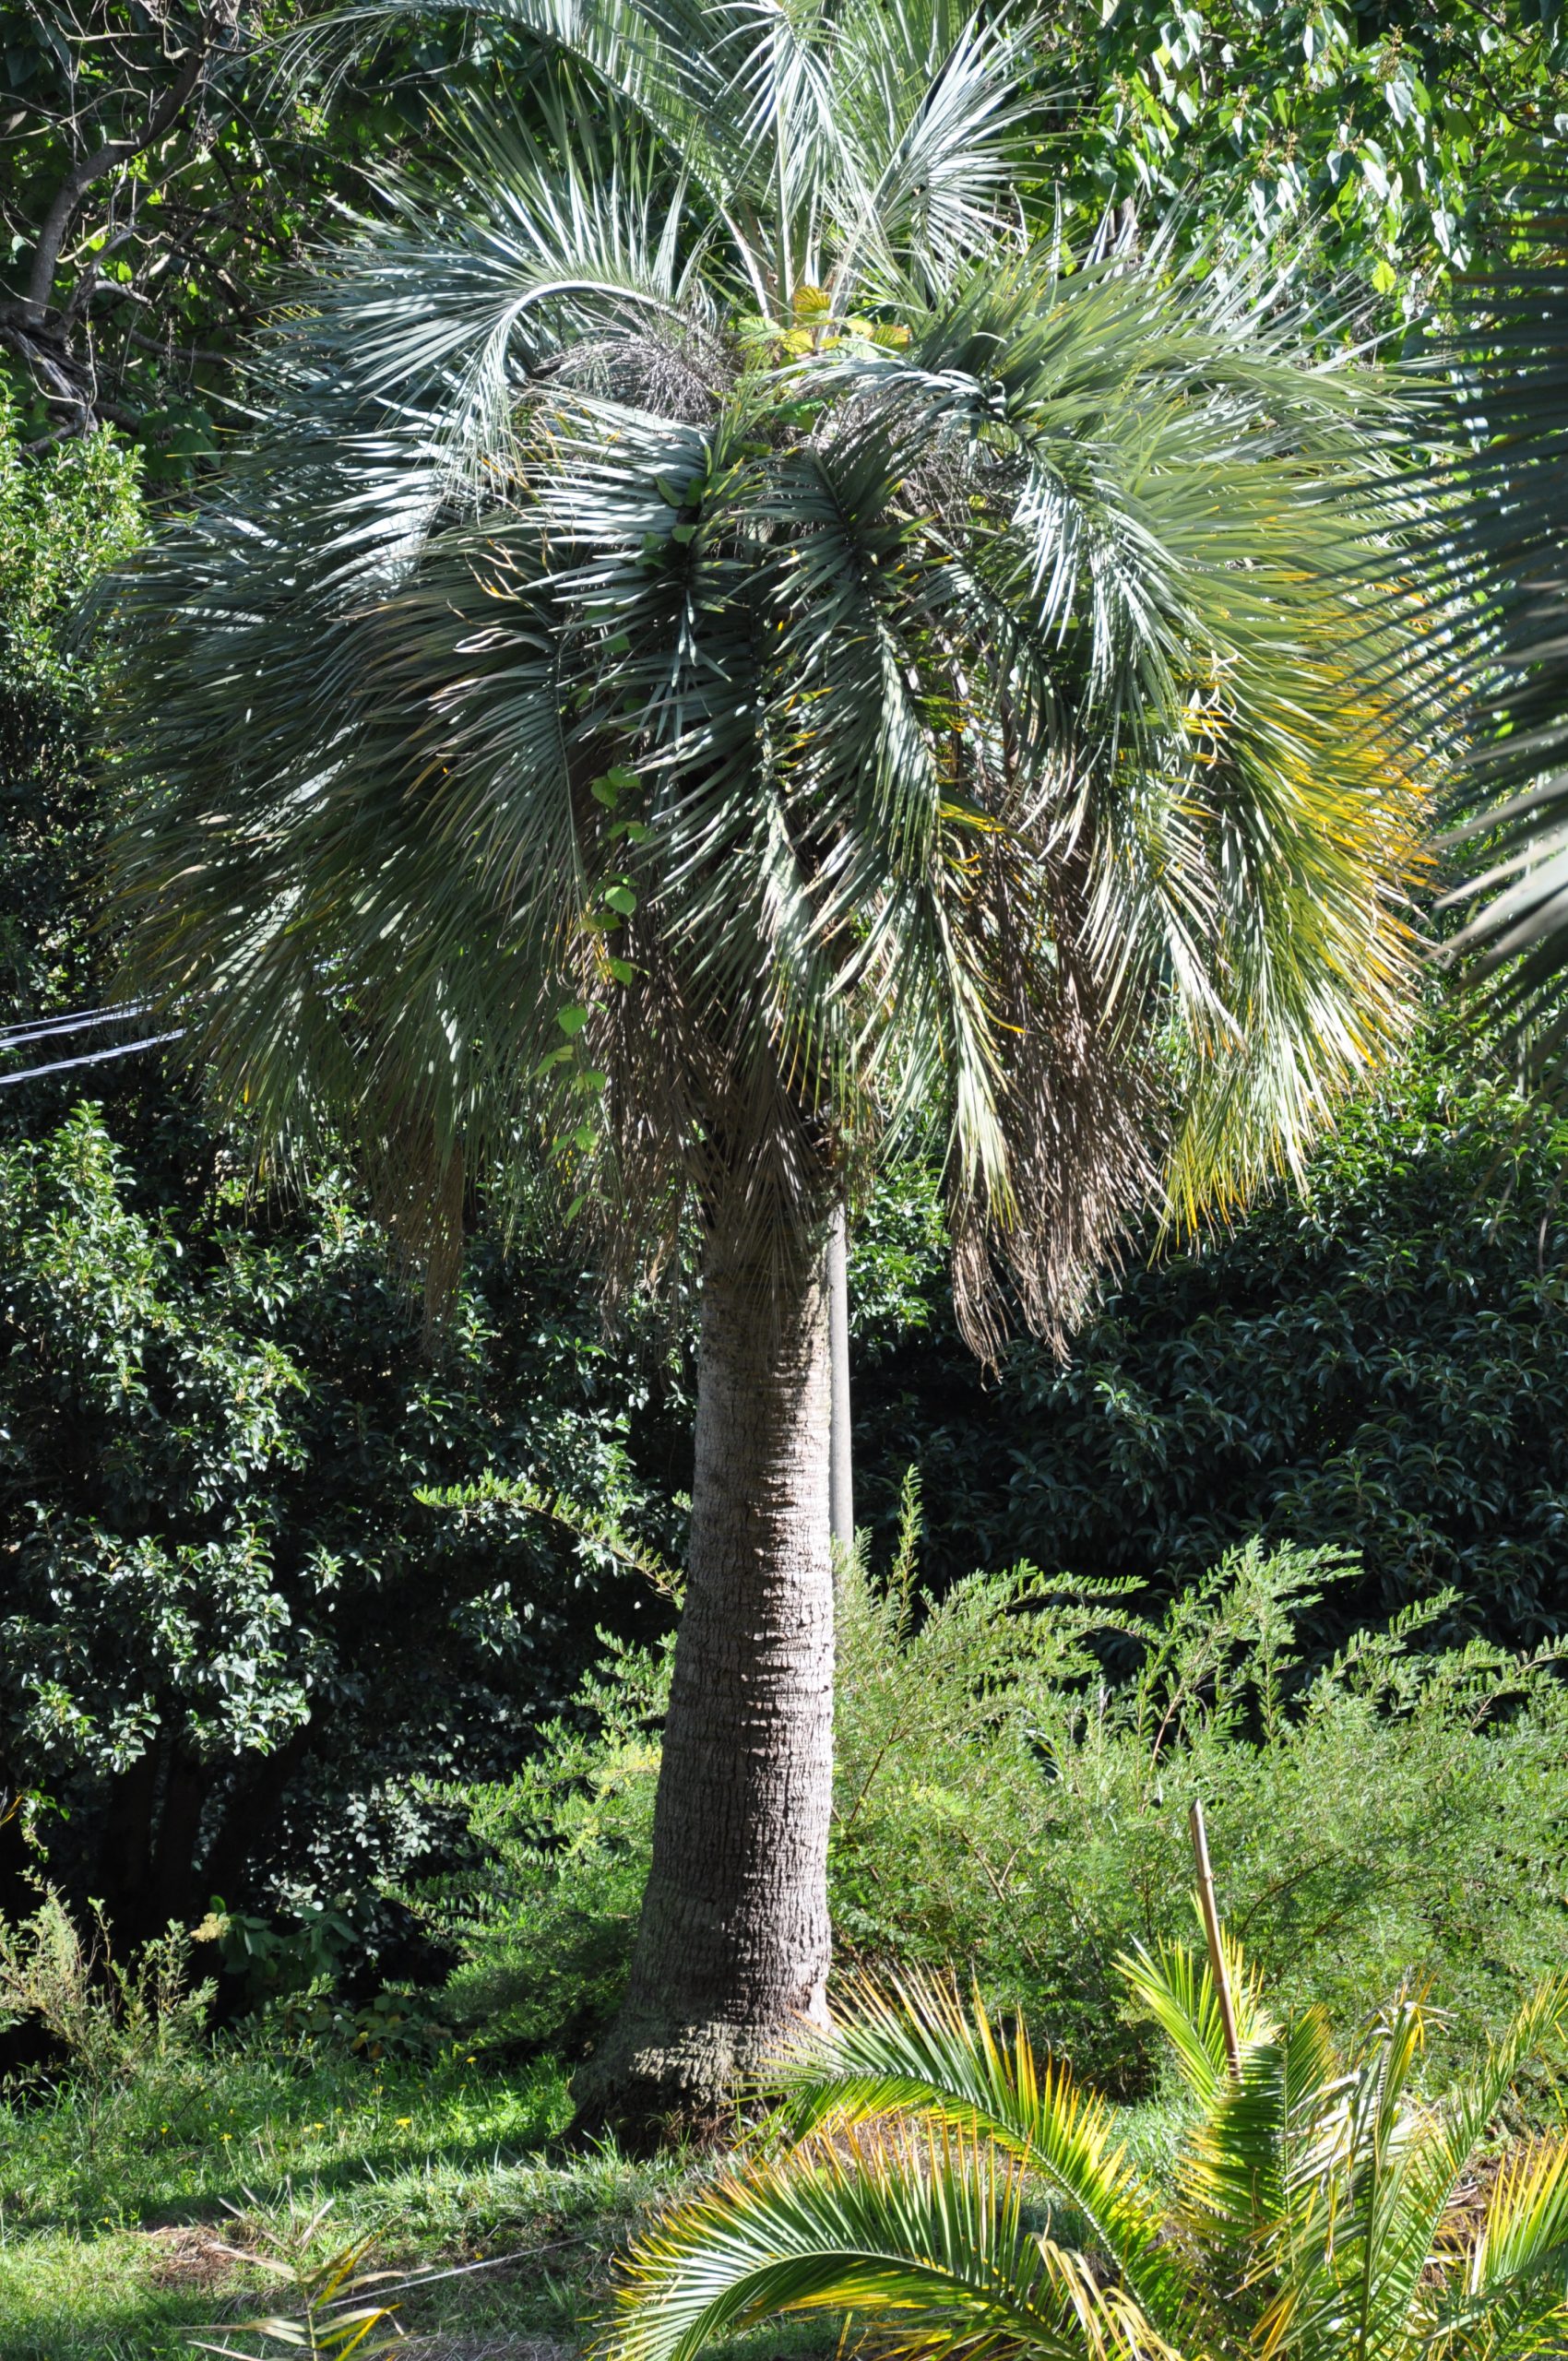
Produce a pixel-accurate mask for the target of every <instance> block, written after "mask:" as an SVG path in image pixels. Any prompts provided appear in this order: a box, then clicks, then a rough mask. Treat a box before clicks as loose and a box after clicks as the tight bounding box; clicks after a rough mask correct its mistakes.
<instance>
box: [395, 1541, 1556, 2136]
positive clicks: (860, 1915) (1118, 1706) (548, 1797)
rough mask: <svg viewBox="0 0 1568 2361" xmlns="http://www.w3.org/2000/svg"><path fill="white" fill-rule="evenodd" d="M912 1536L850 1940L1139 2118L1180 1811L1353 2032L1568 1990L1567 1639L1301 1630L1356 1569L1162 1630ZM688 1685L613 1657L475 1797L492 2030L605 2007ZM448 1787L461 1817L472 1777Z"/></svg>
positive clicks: (900, 1567) (857, 1731)
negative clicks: (1515, 1645) (1131, 1972)
mask: <svg viewBox="0 0 1568 2361" xmlns="http://www.w3.org/2000/svg"><path fill="white" fill-rule="evenodd" d="M914 1554H915V1552H914V1531H913V1520H912V1518H910V1519H909V1520H907V1523H906V1536H905V1542H904V1546H903V1547H902V1548H901V1549H900V1552H899V1556H898V1559H897V1562H896V1563H895V1566H894V1568H893V1570H892V1572H891V1574H890V1575H889V1577H888V1578H887V1579H886V1580H885V1581H881V1582H878V1581H873V1580H872V1579H870V1578H869V1577H868V1575H867V1574H866V1572H864V1570H863V1569H862V1568H861V1567H859V1566H851V1567H850V1568H849V1570H848V1571H847V1572H846V1574H845V1577H844V1581H843V1585H842V1589H841V1593H840V1601H839V1618H838V1640H839V1662H838V1709H837V1746H838V1769H837V1804H836V1814H835V1824H834V1840H833V1854H832V1862H831V1890H832V1903H833V1912H834V1924H835V1930H836V1940H837V1953H838V1958H839V1960H840V1962H841V1963H842V1964H845V1965H849V1964H859V1965H861V1966H869V1967H873V1968H875V1969H877V1970H879V1971H886V1970H888V1969H895V1970H908V1969H910V1968H914V1967H920V1968H922V1969H946V1968H952V1969H956V1971H958V1973H959V1974H960V1975H963V1976H965V1977H968V1975H971V1974H972V1975H974V1976H975V1977H976V1978H977V1979H978V1980H979V1982H980V1984H981V1985H983V1986H984V1987H985V1988H986V1989H987V1990H988V1991H989V1992H991V1993H992V1994H994V1995H995V1997H996V1999H997V2000H998V2002H999V2004H1000V2005H1002V2006H1004V2007H1005V2008H1009V2009H1014V2008H1016V2009H1017V2010H1019V2011H1021V2012H1022V2014H1023V2015H1024V2017H1025V2019H1026V2020H1027V2021H1028V2023H1029V2024H1030V2026H1031V2027H1032V2028H1033V2030H1034V2031H1035V2033H1036V2035H1037V2037H1039V2038H1040V2039H1041V2040H1043V2041H1045V2042H1046V2043H1047V2044H1049V2045H1050V2046H1051V2047H1052V2048H1054V2049H1057V2050H1059V2051H1062V2052H1064V2053H1065V2054H1066V2055H1067V2056H1068V2057H1069V2058H1072V2060H1073V2061H1074V2063H1075V2066H1076V2067H1078V2068H1079V2069H1081V2070H1087V2071H1089V2072H1091V2073H1092V2074H1093V2075H1094V2076H1095V2078H1096V2079H1097V2080H1098V2081H1099V2082H1101V2083H1102V2084H1104V2085H1105V2086H1107V2087H1108V2088H1110V2089H1111V2090H1112V2091H1114V2092H1116V2093H1119V2094H1123V2095H1129V2094H1134V2093H1135V2092H1137V2091H1139V2090H1141V2089H1143V2088H1146V2086H1147V2084H1148V2081H1149V2077H1150V2073H1151V2070H1152V2059H1153V2051H1152V2048H1151V2047H1150V2041H1149V2036H1148V2033H1147V2029H1146V2026H1144V2025H1141V2024H1140V2023H1137V2022H1135V2021H1134V2019H1133V2017H1132V2016H1131V2015H1130V2013H1129V2011H1128V2008H1127V2004H1126V1997H1125V1989H1124V1987H1123V1983H1122V1980H1121V1979H1120V1977H1119V1976H1118V1975H1117V1973H1116V1969H1115V1963H1116V1960H1117V1958H1118V1956H1119V1955H1120V1954H1122V1953H1123V1952H1125V1951H1126V1950H1127V1949H1128V1948H1129V1947H1130V1946H1132V1945H1134V1944H1137V1943H1143V1944H1145V1945H1151V1944H1158V1943H1160V1942H1162V1941H1168V1940H1173V1939H1174V1938H1175V1937H1177V1936H1178V1935H1179V1934H1181V1933H1182V1932H1184V1931H1186V1930H1187V1929H1188V1928H1190V1915H1189V1904H1188V1900H1187V1892H1188V1887H1189V1884H1190V1878H1191V1864H1190V1857H1189V1853H1188V1834H1187V1812H1188V1807H1189V1805H1190V1803H1191V1801H1192V1800H1193V1798H1194V1797H1201V1798H1202V1800H1203V1802H1204V1804H1205V1806H1206V1813H1207V1819H1208V1826H1209V1831H1210V1841H1211V1845H1212V1848H1213V1852H1214V1857H1215V1861H1216V1865H1217V1870H1218V1877H1219V1880H1220V1883H1221V1887H1222V1891H1223V1898H1224V1902H1225V1905H1226V1908H1227V1911H1228V1914H1229V1918H1230V1922H1231V1924H1232V1926H1233V1927H1234V1928H1235V1929H1236V1930H1237V1933H1238V1935H1239V1936H1240V1937H1241V1938H1242V1939H1243V1940H1245V1942H1246V1944H1247V1946H1248V1949H1249V1952H1251V1954H1252V1956H1253V1959H1254V1960H1255V1961H1256V1962H1257V1964H1258V1966H1259V1968H1260V1970H1261V1971H1262V1972H1263V1973H1265V1975H1266V1976H1267V1978H1268V1981H1269V1984H1270V1987H1271V1988H1272V1989H1273V1990H1275V1991H1276V1992H1277V1993H1278V1994H1279V1995H1280V1997H1281V1999H1282V2001H1284V2002H1286V2003H1287V2004H1289V2002H1291V2001H1292V2000H1293V1999H1296V1998H1298V1997H1299V1998H1302V1999H1305V1998H1306V1997H1307V1996H1309V1995H1310V1996H1311V1997H1312V1998H1313V2000H1314V2001H1319V2002H1322V2003H1323V2004H1324V2006H1325V2007H1326V2008H1327V2010H1328V2011H1329V2013H1330V2015H1331V2017H1332V2018H1333V2019H1335V2020H1336V2022H1338V2023H1343V2024H1347V2025H1348V2024H1350V2023H1354V2022H1355V2021H1356V2020H1358V2019H1359V2018H1360V2016H1361V2015H1362V2014H1363V2013H1364V2011H1366V2010H1367V2009H1368V2008H1370V2007H1372V2005H1374V2004H1375V2002H1376V2001H1377V1999H1378V1998H1379V1997H1380V1996H1381V1995H1382V1994H1384V1993H1385V1992H1386V1991H1387V1990H1389V1989H1390V1988H1394V1987H1398V1986H1400V1985H1402V1984H1403V1985H1406V1986H1408V1987H1412V1988H1414V1987H1420V1989H1421V1990H1422V1991H1423V1993H1424V1994H1425V1996H1426V1999H1427V2003H1428V2010H1429V2022H1430V2024H1431V2040H1432V2043H1433V2045H1434V2047H1435V2048H1436V2050H1437V2051H1439V2052H1440V2053H1442V2052H1446V2053H1450V2054H1452V2055H1454V2056H1455V2057H1456V2058H1467V2057H1469V2056H1471V2055H1474V2054H1479V2050H1480V2049H1481V2048H1482V2047H1484V2045H1485V2042H1486V2040H1487V2039H1488V2037H1490V2036H1491V2035H1493V2034H1494V2033H1495V2032H1496V2030H1497V2029H1498V2028H1499V2027H1500V2026H1501V2025H1502V2024H1503V2023H1506V2022H1507V2021H1508V2020H1509V2019H1510V2017H1511V2016H1512V2014H1513V2013H1514V2011H1515V2009H1516V2008H1517V2007H1518V2006H1519V2004H1520V2001H1521V1999H1522V1998H1523V1997H1524V1995H1525V1994H1526V1992H1527V1991H1528V1990H1529V1989H1530V1988H1531V1987H1533V1986H1534V1984H1535V1983H1536V1982H1537V1980H1538V1977H1539V1976H1540V1975H1543V1974H1547V1973H1550V1972H1556V1971H1558V1970H1560V1969H1568V1910H1565V1908H1564V1882H1565V1876H1568V1834H1565V1818H1568V1769H1565V1767H1564V1763H1565V1754H1568V1690H1565V1689H1564V1687H1563V1685H1562V1682H1561V1679H1560V1676H1559V1671H1558V1660H1557V1651H1556V1649H1555V1646H1552V1645H1549V1646H1547V1647H1545V1648H1543V1649H1542V1650H1541V1651H1539V1652H1538V1653H1537V1654H1536V1655H1529V1656H1515V1655H1509V1654H1508V1653H1507V1652H1506V1651H1504V1650H1503V1649H1500V1648H1498V1647H1496V1646H1493V1645H1491V1643H1485V1642H1480V1641H1476V1642H1472V1643H1468V1644H1467V1645H1464V1646H1461V1647H1457V1648H1455V1647H1448V1648H1431V1647H1429V1646H1428V1645H1426V1644H1425V1643H1426V1641H1427V1640H1428V1638H1429V1636H1430V1630H1431V1625H1432V1623H1434V1622H1436V1621H1438V1620H1440V1619H1442V1617H1443V1613H1444V1611H1445V1605H1446V1602H1445V1601H1443V1599H1441V1598H1440V1599H1436V1600H1433V1601H1430V1602H1427V1603H1426V1604H1425V1605H1424V1606H1423V1607H1421V1608H1411V1609H1409V1610H1408V1611H1407V1612H1406V1613H1404V1614H1403V1615H1401V1616H1400V1617H1399V1618H1397V1619H1396V1620H1395V1621H1393V1622H1392V1623H1390V1624H1388V1625H1386V1626H1384V1627H1383V1628H1382V1629H1378V1630H1373V1631H1362V1632H1360V1633H1358V1634H1356V1635H1355V1636H1354V1637H1353V1638H1352V1639H1351V1640H1350V1641H1349V1642H1348V1643H1347V1644H1346V1645H1345V1646H1344V1647H1343V1648H1342V1649H1341V1650H1340V1651H1339V1652H1338V1654H1337V1655H1336V1656H1335V1657H1334V1658H1333V1660H1332V1661H1331V1662H1330V1663H1329V1664H1328V1665H1326V1666H1325V1667H1323V1668H1321V1669H1319V1670H1318V1671H1316V1672H1315V1673H1313V1674H1312V1675H1311V1676H1310V1677H1309V1676H1306V1675H1304V1674H1303V1673H1302V1671H1301V1659H1302V1657H1303V1655H1305V1654H1306V1653H1307V1648H1306V1642H1305V1636H1304V1634H1305V1631H1306V1627H1307V1626H1308V1624H1309V1622H1310V1619H1311V1617H1312V1615H1313V1609H1314V1608H1315V1607H1316V1606H1317V1603H1318V1601H1319V1600H1320V1599H1321V1598H1322V1597H1323V1596H1324V1593H1325V1591H1327V1590H1328V1589H1329V1587H1330V1586H1331V1585H1333V1584H1337V1583H1340V1582H1343V1581H1346V1580H1348V1579H1353V1577H1354V1575H1355V1572H1356V1568H1355V1565H1354V1562H1353V1561H1352V1560H1349V1559H1348V1558H1347V1557H1346V1556H1344V1555H1343V1554H1339V1553H1336V1552H1334V1551H1331V1550H1328V1549H1323V1548H1319V1549H1313V1550H1300V1549H1294V1548H1281V1549H1277V1550H1274V1551H1273V1552H1265V1550H1264V1549H1262V1548H1260V1547H1259V1546H1258V1545H1256V1544H1253V1545H1250V1546H1249V1547H1247V1548H1242V1549H1241V1550H1238V1551H1235V1552H1232V1553H1231V1554H1230V1555H1229V1557H1228V1558H1226V1559H1225V1560H1223V1562H1222V1563H1221V1564H1220V1565H1219V1566H1218V1568H1216V1569H1215V1570H1214V1571H1213V1572H1211V1573H1210V1574H1209V1575H1208V1576H1206V1578H1205V1579H1204V1580H1203V1581H1202V1582H1200V1583H1198V1584H1194V1586H1193V1587H1191V1588H1190V1589H1188V1590H1186V1591H1184V1592H1183V1593H1182V1595H1181V1596H1179V1597H1178V1599H1177V1600H1176V1601H1175V1602H1174V1604H1173V1605H1171V1606H1170V1608H1168V1609H1167V1610H1166V1611H1165V1612H1164V1614H1163V1615H1162V1616H1160V1617H1159V1618H1158V1619H1145V1618H1144V1617H1142V1616H1141V1615H1140V1614H1139V1612H1138V1603H1137V1600H1136V1598H1135V1596H1133V1594H1132V1593H1131V1590H1130V1587H1129V1586H1126V1585H1121V1584H1079V1583H1075V1582H1072V1581H1070V1580H1068V1579H1066V1578H1048V1577H1046V1576H1043V1575H1041V1574H1040V1573H1039V1572H1037V1571H1035V1570H1034V1569H1033V1568H1031V1567H1028V1566H1020V1567H1017V1568H1015V1569H1014V1570H1012V1571H1011V1572H1006V1573H1000V1574H975V1575H972V1576H970V1577H969V1579H968V1581H966V1582H963V1583H960V1584H957V1585H956V1587H955V1588H953V1589H952V1590H950V1591H949V1592H948V1593H947V1595H946V1596H944V1598H942V1599H941V1600H940V1601H938V1602H932V1601H931V1600H930V1599H928V1598H926V1597H925V1596H922V1595H921V1593H920V1591H919V1590H918V1588H917V1586H916V1583H915V1580H914ZM662 1696H663V1673H662V1662H661V1659H659V1657H658V1656H656V1655H649V1654H647V1653H639V1652H635V1651H624V1650H623V1651H619V1652H617V1653H616V1654H614V1655H612V1657H611V1658H610V1659H609V1661H608V1663H607V1664H606V1666H605V1667H603V1669H602V1670H601V1672H600V1674H599V1675H598V1676H596V1678H595V1679H594V1680H592V1681H591V1682H590V1683H588V1686H587V1687H586V1688H585V1690H584V1691H583V1692H582V1694H581V1696H580V1698H579V1700H578V1707H577V1710H576V1713H575V1714H572V1715H571V1716H568V1717H567V1718H566V1719H564V1720H563V1721H561V1722H558V1723H557V1724H555V1725H554V1726H552V1728H551V1729H550V1730H549V1731H548V1732H547V1733H546V1734H545V1738H544V1741H543V1743H542V1745H541V1747H540V1750H539V1752H538V1754H537V1755H536V1757H535V1758H534V1759H533V1760H532V1761H531V1762H529V1764H528V1765H527V1766H526V1768H525V1769H524V1770H523V1772H522V1773H521V1774H519V1775H518V1777H517V1779H515V1780H513V1781H510V1782H506V1783H504V1784H502V1785H499V1786H485V1787H482V1788H477V1789H473V1790H470V1791H469V1792H468V1794H467V1796H466V1797H465V1798H464V1801H465V1805H466V1809H467V1813H468V1821H469V1833H470V1842H471V1845H472V1847H473V1857H472V1860H471V1863H470V1865H469V1867H468V1868H467V1869H464V1870H463V1871H461V1872H460V1873H458V1874H456V1875H453V1876H449V1877H447V1878H445V1879H444V1880H440V1881H438V1882H435V1883H433V1884H432V1885H430V1886H427V1887H426V1888H425V1889H424V1890H423V1892H422V1895H421V1896H420V1905H421V1907H422V1910H423V1911H424V1913H425V1915H426V1916H427V1919H428V1920H429V1922H430V1923H431V1925H432V1926H433V1928H434V1930H435V1931H437V1932H438V1933H439V1934H440V1935H441V1936H442V1938H443V1939H444V1940H445V1941H446V1942H447V1943H448V1944H449V1945H450V1946H451V1947H452V1948H453V1949H454V1950H455V1951H456V1952H457V1954H458V1956H459V1959H460V1962H461V1964H460V1965H459V1966H458V1968H457V1973H456V1975H455V1978H454V1987H453V1998H454V1999H455V2001H456V2002H457V2005H459V2006H460V2007H463V2008H464V2009H466V2011H468V2012H469V2014H470V2015H471V2017H472V2018H473V2019H474V2020H475V2021H476V2022H477V2023H482V2024H484V2025H485V2026H487V2027H488V2028H490V2029H491V2030H492V2031H493V2033H495V2034H496V2035H500V2036H504V2037H510V2038H513V2039H522V2040H525V2041H528V2042H531V2043H539V2044H550V2043H552V2042H557V2041H564V2043H566V2044H567V2045H568V2046H569V2047H581V2046H583V2045H584V2044H586V2043H588V2042H591V2040H592V2038H593V2035H594V2032H595V2030H596V2027H597V2025H598V2024H599V2023H602V2022H603V2021H604V2019H605V2017H606V2016H607V2014H608V2012H609V2011H610V2010H611V2009H612V2007H613V2005H614V2001H615V1999H616V1997H617V1994H618V1991H619V1985H620V1977H621V1975H622V1971H623V1966H624V1960H625V1957H626V1952H627V1949H628V1946H629V1943H630V1939H631V1934H632V1930H633V1928H634V1926H635V1923H636V1904H637V1900H638V1896H639V1892H640V1888H641V1880H642V1876H643V1872H644V1868H645V1864H646V1860H647V1845H648V1839H649V1833H650V1830H651V1824H652V1807H653V1795H654V1788H655V1785H656V1781H657V1775H658V1761H659V1756H658V1725H659V1714H660V1711H661V1706H662ZM446 1799H447V1800H448V1801H456V1800H457V1797H456V1796H455V1794H454V1793H453V1792H452V1791H450V1790H448V1791H447V1797H446Z"/></svg>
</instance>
